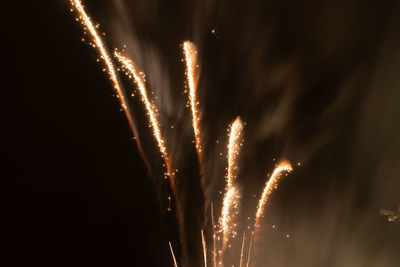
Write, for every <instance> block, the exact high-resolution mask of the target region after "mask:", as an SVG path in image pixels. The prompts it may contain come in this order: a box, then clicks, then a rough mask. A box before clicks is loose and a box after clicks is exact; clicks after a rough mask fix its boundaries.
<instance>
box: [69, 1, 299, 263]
mask: <svg viewBox="0 0 400 267" xmlns="http://www.w3.org/2000/svg"><path fill="white" fill-rule="evenodd" d="M71 4H72V7H73V9H74V10H76V11H77V13H78V18H79V19H80V21H81V23H82V26H83V27H84V28H85V29H87V30H89V32H90V35H91V37H92V39H93V42H94V43H93V45H92V46H93V47H94V48H96V49H97V50H98V53H99V54H100V56H101V58H102V59H103V61H104V64H105V66H106V68H107V72H108V74H109V76H110V79H111V81H112V83H113V86H114V88H115V90H116V92H117V95H118V98H119V100H120V103H121V106H122V108H123V110H124V111H125V114H126V117H127V119H128V122H129V124H130V125H131V128H132V130H133V129H134V127H133V122H132V116H133V114H132V112H131V111H130V109H129V108H128V105H127V101H126V97H125V95H124V92H123V91H122V89H121V86H120V84H119V81H118V78H117V74H116V71H115V69H116V67H115V66H114V63H113V61H112V59H111V58H110V56H109V53H108V52H107V49H106V47H105V45H104V42H103V41H102V39H101V37H100V34H99V33H98V31H97V27H96V26H94V25H93V23H92V21H91V19H90V17H89V16H88V15H87V13H86V11H85V9H84V7H83V5H82V3H81V1H79V0H73V1H71ZM183 53H184V58H185V63H186V77H187V84H188V89H189V90H188V97H189V101H188V102H189V105H190V111H191V117H192V129H193V133H194V144H195V148H196V151H197V154H198V159H199V164H201V162H202V157H203V154H202V150H203V147H202V144H201V143H202V140H201V137H202V134H201V130H200V129H201V126H200V123H201V117H200V114H201V112H200V107H199V106H200V103H199V100H198V96H197V95H198V92H197V85H198V78H199V71H198V69H199V65H198V59H197V57H198V52H197V48H196V46H195V44H194V43H192V42H189V41H185V42H184V43H183ZM114 56H115V58H116V59H117V61H118V62H119V63H120V65H121V67H122V69H123V70H124V72H125V73H126V74H127V76H128V77H129V78H131V80H132V81H133V82H134V86H135V87H136V88H137V89H138V91H139V93H140V96H141V100H142V103H143V105H144V107H145V110H146V111H147V116H148V120H149V125H150V126H151V128H152V130H153V134H154V138H155V141H156V142H157V145H158V148H159V150H160V152H161V155H162V158H163V161H164V163H165V165H164V166H165V167H166V176H168V177H169V181H170V186H171V189H172V191H173V192H174V193H179V192H176V190H177V189H176V188H175V175H176V173H175V172H174V171H173V168H172V165H173V162H172V159H171V158H170V157H169V153H170V152H169V151H168V148H167V146H166V137H165V136H163V134H162V131H161V130H160V123H159V119H158V117H159V112H158V108H157V107H156V105H155V104H154V102H153V101H152V100H151V99H150V97H149V92H148V89H147V88H146V80H145V78H144V74H143V73H142V72H141V71H139V70H138V68H137V66H136V64H135V63H134V60H133V59H131V58H129V57H128V55H127V54H126V53H125V52H123V51H118V50H115V52H114ZM149 78H150V79H151V77H149ZM244 125H245V123H243V122H242V120H241V118H240V117H237V118H236V119H235V120H234V121H233V123H232V124H231V125H230V127H229V131H228V136H227V143H228V145H227V167H226V175H225V189H224V193H223V199H222V201H221V203H219V205H218V206H221V210H220V212H219V214H220V218H219V220H217V221H214V205H213V203H214V202H213V203H212V204H211V210H210V213H211V214H210V217H211V221H210V222H209V223H210V224H211V229H212V231H211V232H212V233H211V238H207V237H206V236H205V235H206V232H205V229H201V232H200V233H199V234H200V235H201V243H202V244H200V245H199V246H201V247H202V252H203V263H202V265H203V266H205V267H207V264H212V266H244V264H246V266H249V265H250V263H251V250H252V246H253V238H254V236H255V235H257V231H256V230H257V229H258V228H259V227H260V220H261V218H262V217H263V215H264V211H265V209H266V203H267V202H268V199H269V197H270V196H271V194H272V192H273V191H274V189H276V188H277V186H278V183H279V180H280V178H281V177H282V175H283V174H284V173H288V172H291V171H292V166H291V164H290V162H288V161H282V162H280V163H279V164H278V165H276V168H275V169H274V170H273V173H272V175H271V176H270V178H269V179H268V181H267V182H266V185H265V188H264V190H263V192H262V194H261V196H260V198H259V203H258V206H257V211H256V214H255V218H254V219H255V225H254V229H252V226H251V225H246V229H249V231H248V232H247V234H246V230H244V231H243V235H242V239H241V240H238V241H236V237H237V235H238V233H237V231H238V230H237V226H238V224H239V222H238V221H236V216H237V215H238V214H239V206H240V199H241V196H240V188H239V185H238V183H237V176H238V175H239V165H240V151H241V149H242V147H243V146H244V145H243V144H244V138H243V129H244ZM133 134H135V132H133ZM200 169H201V168H200ZM168 199H169V200H171V197H168ZM216 201H217V200H216ZM179 207H180V206H179V205H177V209H179ZM168 210H170V207H169V208H168ZM179 212H180V211H179V210H177V213H179ZM178 227H179V225H178ZM246 236H250V238H246ZM207 240H212V241H211V242H212V246H208V245H207ZM232 242H239V243H240V246H239V247H240V253H239V255H240V256H239V257H238V260H237V262H234V263H233V262H227V261H228V260H227V259H225V257H224V255H225V251H227V250H228V249H229V248H231V243H232ZM185 245H186V244H185V243H184V242H183V241H182V240H181V242H180V244H179V246H181V247H183V246H185ZM168 246H169V250H170V253H171V257H172V260H173V265H174V266H176V267H177V266H180V262H181V260H180V259H179V258H177V257H176V254H175V252H174V248H173V245H172V243H171V242H169V243H168ZM246 247H247V249H246ZM246 251H247V253H246ZM208 255H211V256H212V257H211V259H208V258H207V256H208ZM182 262H184V261H183V260H182ZM235 264H237V265H235Z"/></svg>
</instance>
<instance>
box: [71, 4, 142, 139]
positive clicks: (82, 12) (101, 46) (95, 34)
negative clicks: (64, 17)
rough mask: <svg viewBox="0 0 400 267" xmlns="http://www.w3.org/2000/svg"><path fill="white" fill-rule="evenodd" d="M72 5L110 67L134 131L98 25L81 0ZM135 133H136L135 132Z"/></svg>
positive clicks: (112, 78)
mask: <svg viewBox="0 0 400 267" xmlns="http://www.w3.org/2000/svg"><path fill="white" fill-rule="evenodd" d="M71 5H72V6H73V7H74V8H75V9H76V11H77V12H78V13H79V15H80V17H79V18H80V20H81V21H82V23H83V25H84V26H85V27H86V28H87V29H88V30H89V32H90V34H91V36H92V38H93V40H94V43H95V45H94V46H95V47H97V49H98V51H99V53H100V55H101V58H102V59H103V61H104V63H105V64H106V67H107V69H108V74H109V76H110V79H111V81H112V83H113V85H114V89H115V92H116V93H117V97H118V98H119V101H120V103H121V106H122V108H123V109H124V111H125V115H126V117H127V118H128V122H129V125H130V127H131V129H132V131H133V121H132V117H131V114H130V113H129V109H128V106H127V104H126V101H125V96H124V94H123V92H122V90H121V87H120V86H119V83H118V79H117V75H116V73H115V68H114V65H113V63H112V61H111V59H110V56H109V55H108V53H107V51H106V48H105V46H104V44H103V42H102V40H101V38H100V36H99V34H98V32H97V30H96V27H95V26H94V25H93V22H92V20H91V19H90V17H89V16H88V15H87V14H86V11H85V9H84V8H83V6H82V3H81V1H80V0H71ZM134 134H135V133H134Z"/></svg>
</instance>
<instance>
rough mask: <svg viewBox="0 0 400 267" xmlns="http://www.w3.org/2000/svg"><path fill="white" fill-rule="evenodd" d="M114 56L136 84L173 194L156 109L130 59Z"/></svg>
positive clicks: (173, 182)
mask: <svg viewBox="0 0 400 267" xmlns="http://www.w3.org/2000/svg"><path fill="white" fill-rule="evenodd" d="M114 55H115V57H116V58H117V59H118V60H119V61H120V62H121V63H122V64H123V66H124V67H125V68H126V69H127V70H128V71H129V72H130V73H131V74H132V76H133V80H134V82H135V83H136V84H137V87H138V88H139V92H140V95H141V99H142V102H143V104H144V105H145V107H146V110H147V114H148V116H149V119H150V122H151V126H152V128H153V132H154V136H155V138H156V140H157V144H158V147H159V149H160V152H161V154H162V157H163V159H164V162H165V165H166V168H167V173H166V175H167V176H168V177H169V178H170V183H171V187H172V190H173V191H174V193H175V181H174V174H175V172H174V171H173V169H172V166H171V163H170V160H169V157H168V154H167V149H166V147H165V142H164V139H163V137H162V136H161V131H160V127H159V122H158V118H157V114H156V108H155V107H154V105H153V104H152V103H151V102H150V100H149V97H148V96H147V92H146V86H145V83H144V81H143V78H142V76H141V75H140V73H139V72H138V70H137V69H136V67H135V64H134V63H133V61H132V60H131V59H130V58H128V57H126V56H123V55H122V54H121V53H120V52H118V51H115V53H114Z"/></svg>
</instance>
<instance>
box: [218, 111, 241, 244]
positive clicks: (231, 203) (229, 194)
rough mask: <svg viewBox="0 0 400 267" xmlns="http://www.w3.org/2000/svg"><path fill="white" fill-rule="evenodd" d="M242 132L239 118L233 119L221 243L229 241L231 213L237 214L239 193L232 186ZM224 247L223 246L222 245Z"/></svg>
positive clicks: (222, 213) (221, 222)
mask: <svg viewBox="0 0 400 267" xmlns="http://www.w3.org/2000/svg"><path fill="white" fill-rule="evenodd" d="M242 130H243V123H242V121H241V120H240V118H239V117H237V118H236V119H235V121H234V122H233V124H232V126H231V130H230V132H229V144H228V171H227V174H226V193H225V196H224V199H223V205H222V212H221V219H220V224H221V230H222V235H223V243H224V244H226V242H227V241H228V239H229V234H230V233H231V229H232V220H233V218H232V216H231V211H232V210H235V211H236V212H237V208H238V200H239V191H238V190H237V189H236V187H235V186H234V182H235V180H236V172H237V169H238V167H237V161H238V158H239V152H240V147H241V146H242V139H241V134H242ZM224 246H225V245H224Z"/></svg>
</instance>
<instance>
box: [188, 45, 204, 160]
mask: <svg viewBox="0 0 400 267" xmlns="http://www.w3.org/2000/svg"><path fill="white" fill-rule="evenodd" d="M183 50H184V53H185V60H186V76H187V80H188V84H189V102H190V108H191V111H192V125H193V131H194V138H195V143H196V149H197V152H198V153H199V156H200V153H201V149H202V148H201V141H200V129H199V122H200V118H199V117H200V115H199V110H198V105H199V103H198V100H197V81H198V75H197V73H196V69H197V49H196V46H195V45H194V44H193V43H191V42H189V41H186V42H184V43H183Z"/></svg>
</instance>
